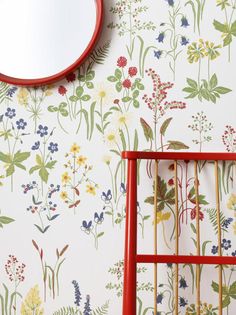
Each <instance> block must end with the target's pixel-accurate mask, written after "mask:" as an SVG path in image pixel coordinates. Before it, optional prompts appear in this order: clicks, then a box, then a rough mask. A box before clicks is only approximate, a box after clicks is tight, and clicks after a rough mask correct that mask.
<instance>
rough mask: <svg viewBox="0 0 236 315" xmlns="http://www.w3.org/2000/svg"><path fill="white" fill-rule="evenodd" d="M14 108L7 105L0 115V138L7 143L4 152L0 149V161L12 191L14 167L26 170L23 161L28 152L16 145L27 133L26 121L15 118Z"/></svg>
mask: <svg viewBox="0 0 236 315" xmlns="http://www.w3.org/2000/svg"><path fill="white" fill-rule="evenodd" d="M15 117H16V110H15V109H14V108H10V107H8V108H7V110H6V111H5V113H4V114H3V115H1V116H0V125H1V129H0V138H2V139H3V140H4V142H5V143H6V145H7V149H6V151H5V152H2V151H0V161H1V162H3V163H4V167H5V169H6V177H10V178H11V191H13V175H14V173H15V172H16V169H21V170H24V171H25V170H26V167H25V165H24V164H23V162H25V161H26V160H27V159H28V158H29V156H30V152H22V151H21V150H20V149H19V150H17V147H18V146H19V147H20V145H22V144H23V140H22V139H23V138H24V136H27V135H29V134H28V133H26V132H25V128H26V126H27V122H26V121H25V120H24V119H23V118H20V119H18V120H16V118H15Z"/></svg>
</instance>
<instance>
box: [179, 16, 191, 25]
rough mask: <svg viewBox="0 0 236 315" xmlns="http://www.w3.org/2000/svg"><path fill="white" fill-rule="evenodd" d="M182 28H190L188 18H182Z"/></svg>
mask: <svg viewBox="0 0 236 315" xmlns="http://www.w3.org/2000/svg"><path fill="white" fill-rule="evenodd" d="M181 26H182V27H188V26H189V23H188V20H187V18H186V17H184V16H183V17H182V19H181Z"/></svg>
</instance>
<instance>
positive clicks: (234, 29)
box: [230, 20, 236, 36]
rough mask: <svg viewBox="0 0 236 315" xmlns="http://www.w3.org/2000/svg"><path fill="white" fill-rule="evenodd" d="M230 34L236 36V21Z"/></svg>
mask: <svg viewBox="0 0 236 315" xmlns="http://www.w3.org/2000/svg"><path fill="white" fill-rule="evenodd" d="M230 32H231V34H232V35H233V36H236V20H235V21H234V22H233V23H232V25H231V28H230Z"/></svg>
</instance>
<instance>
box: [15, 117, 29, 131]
mask: <svg viewBox="0 0 236 315" xmlns="http://www.w3.org/2000/svg"><path fill="white" fill-rule="evenodd" d="M26 125H27V122H25V121H24V119H22V118H21V119H19V120H18V121H17V122H16V126H17V129H19V130H20V129H22V130H24V129H25V126H26Z"/></svg>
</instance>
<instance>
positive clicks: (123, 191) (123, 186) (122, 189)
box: [120, 183, 126, 194]
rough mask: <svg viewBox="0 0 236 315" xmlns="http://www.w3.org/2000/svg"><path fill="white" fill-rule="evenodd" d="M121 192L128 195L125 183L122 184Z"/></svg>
mask: <svg viewBox="0 0 236 315" xmlns="http://www.w3.org/2000/svg"><path fill="white" fill-rule="evenodd" d="M120 192H121V193H122V194H126V187H125V184H124V183H121V184H120Z"/></svg>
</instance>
